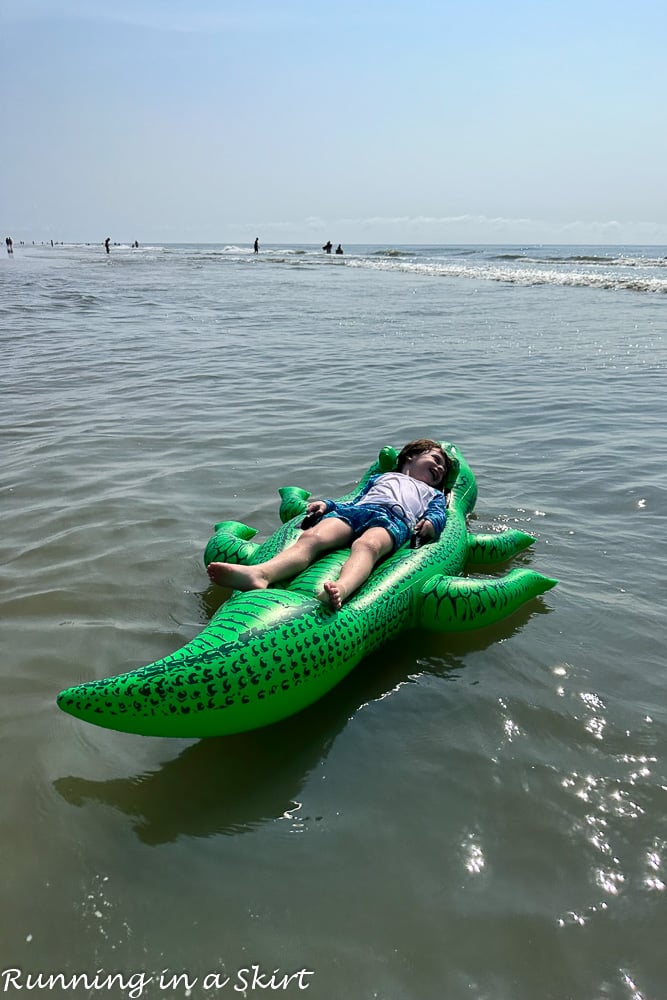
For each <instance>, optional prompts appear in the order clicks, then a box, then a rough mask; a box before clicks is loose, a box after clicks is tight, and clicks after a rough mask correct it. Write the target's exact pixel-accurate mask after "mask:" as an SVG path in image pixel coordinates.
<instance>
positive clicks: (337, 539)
mask: <svg viewBox="0 0 667 1000" xmlns="http://www.w3.org/2000/svg"><path fill="white" fill-rule="evenodd" d="M351 539H352V528H351V527H350V526H349V524H347V523H346V522H345V521H341V520H340V518H338V517H326V518H324V520H322V521H320V522H319V524H316V525H315V527H314V528H308V529H307V530H306V531H303V532H302V533H301V535H299V537H298V539H297V540H296V542H295V543H294V545H290V546H289V548H286V549H283V551H282V552H279V553H278V555H276V556H273V558H272V559H269V560H267V562H264V563H258V564H257V565H256V566H237V565H236V564H235V563H218V562H213V563H209V566H208V575H209V577H210V578H211V580H213V582H214V583H219V584H220V585H221V586H223V587H232V588H233V589H234V590H262V589H263V588H265V587H268V586H269V585H270V584H272V583H276V582H277V581H278V580H286V579H287V578H288V577H293V576H296V575H297V573H300V572H301V570H304V569H305V568H306V567H307V566H310V564H311V563H313V562H315V560H316V559H317V558H318V557H319V556H321V555H323V553H325V552H331V551H332V550H333V549H338V548H343V547H344V546H346V545H349V544H350V540H351Z"/></svg>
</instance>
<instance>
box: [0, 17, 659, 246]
mask: <svg viewBox="0 0 667 1000" xmlns="http://www.w3.org/2000/svg"><path fill="white" fill-rule="evenodd" d="M666 39H667V5H665V3H664V0H635V2H633V3H632V4H629V3H627V2H623V3H621V2H617V0H604V2H598V0H578V2H571V0H556V2H553V3H542V2H541V0H532V2H530V3H529V2H524V0H507V2H504V3H503V2H495V0H494V2H492V0H465V2H461V0H433V2H431V0H400V2H398V0H382V2H379V0H0V66H2V89H1V90H0V136H1V139H0V141H1V143H2V156H1V157H0V230H4V232H2V238H3V239H4V236H5V235H6V234H9V235H11V236H12V237H13V239H14V241H15V242H17V241H19V240H21V239H22V240H25V241H26V242H28V241H30V240H35V241H41V240H51V239H53V240H54V241H58V242H59V241H64V242H89V241H90V242H101V241H102V240H103V239H104V238H105V237H106V236H110V237H111V239H112V240H113V241H114V242H128V241H133V240H135V239H137V240H139V242H140V243H144V244H145V243H151V242H161V243H164V242H211V243H236V244H248V243H251V242H252V241H253V240H254V238H255V237H256V236H258V237H259V238H260V241H261V243H262V244H281V245H285V244H302V243H309V244H321V243H323V242H324V241H325V240H327V239H331V240H333V241H334V242H336V243H337V242H339V241H342V243H343V244H344V245H345V244H347V245H352V244H355V243H357V244H358V243H364V244H366V243H371V244H392V245H399V244H411V243H413V244H414V243H422V244H459V243H513V244H526V243H528V244H530V243H556V244H562V243H570V244H571V243H580V244H624V243H638V244H660V245H667V183H666V181H667V171H666V164H667V127H666V125H667V122H666V117H667V116H666V113H665V101H666V95H667V59H666V58H665V41H666Z"/></svg>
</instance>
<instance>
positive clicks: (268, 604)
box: [58, 442, 556, 737]
mask: <svg viewBox="0 0 667 1000" xmlns="http://www.w3.org/2000/svg"><path fill="white" fill-rule="evenodd" d="M443 447H444V448H445V449H446V451H447V454H448V456H449V458H450V462H451V464H450V479H449V481H448V484H447V485H448V487H449V488H450V489H451V492H450V500H449V507H448V515H447V524H446V526H445V529H444V531H443V532H442V534H441V536H440V538H439V539H438V540H437V541H436V542H433V543H431V544H428V545H424V546H422V547H421V548H418V549H414V550H412V549H408V548H406V547H403V548H401V549H399V550H398V551H396V552H394V553H393V554H392V555H391V556H389V557H388V558H387V559H385V560H384V561H383V562H381V563H380V564H378V566H376V568H375V569H374V571H373V573H372V574H371V576H370V578H369V579H368V581H367V582H366V583H365V584H364V585H363V586H362V587H361V588H360V590H359V591H357V593H356V594H354V595H353V596H352V597H351V598H350V599H349V600H348V601H347V602H346V603H345V604H344V605H343V607H342V609H341V610H340V611H331V610H330V609H329V608H328V607H327V606H326V605H324V604H323V603H322V602H321V601H319V600H318V599H317V597H316V595H317V594H318V593H319V592H320V591H321V589H322V585H323V583H324V582H325V581H326V580H330V579H332V578H335V576H336V575H337V573H338V571H339V569H340V566H341V565H342V563H343V562H344V560H345V559H346V558H347V555H348V554H349V550H342V551H339V552H334V553H331V554H329V555H327V556H325V557H324V558H322V559H320V560H318V561H317V562H316V563H315V564H314V565H312V566H310V567H309V568H308V569H306V570H304V572H302V573H300V574H299V575H298V576H296V577H295V578H294V579H293V580H291V581H290V582H289V583H288V584H287V585H286V586H281V587H273V586H272V587H270V588H269V589H268V590H255V591H250V592H246V593H241V592H238V591H237V592H235V593H234V594H233V595H232V596H231V597H230V599H229V600H228V601H226V602H225V603H224V604H223V605H222V606H221V607H220V609H219V610H218V611H217V613H216V614H215V615H214V616H213V618H212V619H211V621H210V622H209V624H208V625H207V626H206V628H204V630H203V631H202V632H200V634H199V635H198V636H197V637H196V638H194V639H193V640H192V641H191V642H189V643H187V645H185V646H184V647H183V648H182V649H179V650H178V651H176V652H175V653H172V654H171V655H169V656H166V657H164V658H163V659H161V660H157V661H156V662H155V663H151V664H149V665H148V666H145V667H141V668H140V669H138V670H132V671H130V672H129V673H125V674H122V675H119V676H117V677H111V678H106V679H104V680H97V681H90V682H87V683H84V684H79V685H76V686H75V687H70V688H67V689H66V690H65V691H62V692H61V693H60V694H59V696H58V705H59V706H60V708H62V709H63V710H64V711H65V712H68V713H69V714H70V715H73V716H76V717H77V718H79V719H84V720H85V721H87V722H92V723H95V724H97V725H100V726H104V727H106V728H108V729H115V730H119V731H121V732H128V733H138V734H143V735H146V736H178V737H206V736H220V735H226V734H230V733H237V732H243V731H244V730H248V729H256V728H259V727H261V726H266V725H269V724H270V723H273V722H277V721H278V720H279V719H283V718H285V717H287V716H289V715H292V714H294V713H295V712H298V711H300V710H301V709H303V708H305V707H306V706H307V705H310V704H312V703H313V702H315V701H316V700H317V699H319V698H321V697H322V696H323V695H324V694H326V692H327V691H329V690H331V688H332V687H334V685H336V684H337V683H338V682H339V681H340V680H342V678H343V677H344V676H345V675H346V674H347V673H349V671H350V670H351V669H352V668H353V667H354V666H356V664H358V663H359V662H360V661H361V660H362V659H363V658H364V657H365V656H367V655H368V654H369V653H370V652H372V651H373V650H375V649H377V648H378V647H379V646H380V645H382V644H383V643H385V642H387V641H388V640H390V639H391V638H392V637H394V636H396V635H397V634H398V633H399V632H401V631H403V630H404V629H408V628H420V627H422V628H427V629H432V630H438V631H461V630H465V629H471V628H478V627H480V626H483V625H490V624H492V623H494V622H497V621H500V620H501V619H503V618H505V617H507V616H508V615H510V614H511V613H512V612H513V611H515V610H516V609H517V608H518V607H520V605H522V604H523V603H524V602H525V601H527V600H529V599H530V598H533V597H536V596H537V595H539V594H542V593H544V592H545V591H547V590H548V589H549V588H550V587H553V586H554V585H555V583H556V581H555V580H552V579H550V578H548V577H544V576H541V575H540V574H539V573H536V572H534V571H532V570H529V569H514V570H512V571H511V572H510V573H508V574H507V576H505V577H501V578H493V579H488V578H472V577H464V576H462V575H461V574H462V573H463V571H464V569H465V566H466V563H467V562H468V561H470V562H472V563H474V564H475V565H482V566H483V565H491V564H494V563H499V562H502V561H505V560H507V559H509V558H511V557H512V556H513V555H516V554H517V553H518V552H520V551H522V550H523V549H525V548H527V546H529V545H530V544H532V542H533V541H534V538H533V537H532V536H531V535H528V534H526V533H525V532H521V531H516V530H509V531H504V532H501V533H497V534H496V533H494V534H489V535H472V534H470V533H469V532H468V528H467V516H468V514H470V512H471V511H472V510H473V508H474V505H475V501H476V497H477V487H476V483H475V477H474V476H473V474H472V471H471V470H470V468H469V466H468V465H467V463H466V462H465V460H464V458H463V456H462V455H461V453H460V452H459V451H458V449H457V448H456V447H455V446H454V445H451V444H447V443H445V442H443ZM396 458H397V452H396V451H395V449H393V448H385V449H383V450H382V451H381V452H380V455H379V458H378V461H377V462H375V463H374V464H373V465H372V466H371V467H370V468H369V469H368V470H367V472H366V474H365V475H364V477H363V478H362V480H361V482H360V486H361V485H363V484H364V483H365V482H366V480H367V479H368V477H370V476H371V475H374V474H375V473H377V472H380V471H387V470H388V469H391V468H394V467H395V464H396ZM356 493H357V490H355V491H354V492H353V493H351V494H348V495H346V496H344V497H341V498H340V500H342V501H348V500H351V499H353V497H354V496H355V495H356ZM280 494H281V508H280V514H281V519H282V521H283V522H284V523H283V524H282V526H281V527H280V528H279V529H278V530H277V531H276V532H275V533H274V534H273V535H272V536H271V537H270V538H269V539H267V541H265V542H264V543H263V544H258V543H257V542H254V541H253V540H252V539H253V538H254V536H255V534H256V532H255V530H254V529H253V528H250V527H248V526H247V525H245V524H242V523H241V522H238V521H223V522H221V523H220V524H217V525H216V528H215V534H214V535H213V537H212V538H211V540H210V541H209V543H208V545H207V547H206V551H205V554H204V562H205V564H206V565H208V563H209V562H213V561H219V560H224V561H226V562H237V563H245V564H252V563H257V562H262V561H264V560H266V559H269V558H271V556H273V555H275V554H276V553H277V552H279V551H281V550H282V549H283V548H285V547H286V546H287V545H290V544H291V543H292V542H294V541H295V539H296V538H297V537H298V534H299V531H300V528H299V524H300V521H301V519H302V518H303V514H304V512H305V508H306V503H307V500H308V498H309V496H310V494H309V493H308V492H307V491H305V490H302V489H299V488H297V487H284V488H283V489H281V490H280Z"/></svg>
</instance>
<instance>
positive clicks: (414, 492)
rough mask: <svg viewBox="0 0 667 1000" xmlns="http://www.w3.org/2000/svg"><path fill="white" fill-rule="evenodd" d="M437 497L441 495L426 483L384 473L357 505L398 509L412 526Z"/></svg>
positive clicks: (400, 474)
mask: <svg viewBox="0 0 667 1000" xmlns="http://www.w3.org/2000/svg"><path fill="white" fill-rule="evenodd" d="M437 496H442V494H441V493H440V491H439V490H435V489H433V487H432V486H429V485H428V483H422V482H421V481H420V480H419V479H412V477H411V476H406V475H405V473H403V472H385V473H384V474H383V475H381V476H380V477H379V478H378V480H377V482H375V483H373V485H372V486H371V488H370V489H369V491H368V493H366V494H365V495H364V496H363V497H362V498H361V500H357V503H358V504H368V503H381V504H386V505H387V506H389V507H393V506H396V507H400V508H401V510H402V511H403V512H404V513H405V518H406V520H407V521H408V523H409V524H411V525H414V524H416V523H417V521H418V520H419V518H420V517H421V516H422V514H423V513H424V511H425V510H426V508H427V507H428V505H429V503H430V502H431V500H432V499H433V498H434V497H437Z"/></svg>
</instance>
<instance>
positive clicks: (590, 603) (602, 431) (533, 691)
mask: <svg viewBox="0 0 667 1000" xmlns="http://www.w3.org/2000/svg"><path fill="white" fill-rule="evenodd" d="M346 250H347V252H346V254H345V256H344V258H342V259H335V258H331V259H327V258H326V257H325V256H324V255H322V254H321V253H319V252H317V251H314V250H313V249H312V248H297V249H296V251H295V249H294V248H280V247H277V248H269V249H268V250H263V251H262V253H261V254H259V255H258V256H257V257H254V255H252V254H249V253H248V252H247V251H246V250H245V248H236V247H166V248H164V247H147V248H140V250H139V251H132V250H130V249H129V248H124V247H118V248H113V249H112V253H111V254H110V255H109V256H108V257H107V256H106V255H104V253H103V252H102V250H101V248H99V247H60V246H57V247H54V248H51V247H43V246H38V247H33V246H30V247H15V253H14V256H13V258H11V259H10V258H7V259H4V258H3V259H2V260H0V286H1V287H2V295H1V297H0V331H1V332H0V352H1V357H2V368H1V371H2V376H1V377H2V390H3V391H2V395H1V396H0V441H1V442H2V455H3V463H2V477H1V480H0V483H1V491H2V507H1V508H0V509H1V517H2V529H3V530H2V535H1V537H0V556H1V558H0V580H1V581H2V587H1V591H0V602H1V604H0V607H1V610H2V616H1V622H2V624H1V627H2V631H3V636H4V643H3V648H4V650H5V656H4V657H3V660H2V665H1V666H0V684H1V685H2V694H3V696H2V700H1V701H0V719H1V720H2V733H3V756H4V760H5V767H4V768H3V776H2V800H3V810H2V852H3V862H4V863H3V871H4V878H3V887H2V895H1V896H0V959H1V961H0V973H1V974H2V975H0V990H3V989H4V992H7V993H11V992H18V989H17V986H18V985H21V984H23V986H24V989H28V985H29V984H27V980H26V978H25V977H27V976H28V975H29V974H32V975H36V974H37V973H38V972H43V973H44V974H45V975H49V974H55V973H58V972H62V973H63V974H65V973H66V974H67V975H72V974H74V973H81V974H84V973H85V974H86V975H88V977H89V982H88V983H87V984H86V982H85V981H84V980H81V981H80V982H78V983H77V984H76V988H74V987H72V988H71V989H63V988H62V983H60V985H59V986H58V985H56V986H55V987H54V989H53V990H50V991H49V992H50V993H51V995H59V994H58V992H57V991H58V988H61V989H62V995H63V996H65V995H75V996H80V997H83V996H100V995H107V996H129V995H130V993H131V992H132V991H133V988H134V995H142V996H145V997H150V998H153V997H180V996H186V995H190V996H192V997H195V998H196V997H199V998H209V997H217V996H224V995H226V994H228V995H234V994H235V993H237V994H240V993H242V992H244V986H246V987H247V988H246V989H245V993H246V994H249V995H256V994H260V995H261V994H264V995H266V994H271V993H273V992H275V991H276V990H277V989H278V987H277V985H276V984H278V983H279V977H280V975H282V974H283V973H287V972H291V973H293V972H297V971H299V970H302V969H305V970H307V971H308V972H309V973H312V975H310V976H309V977H307V976H305V975H304V977H302V979H301V980H299V979H298V978H295V979H293V980H292V981H291V982H290V983H289V985H288V986H287V988H286V989H284V990H280V992H282V993H286V994H287V995H292V996H296V995H301V994H302V993H305V994H306V995H310V996H314V997H317V998H318V1000H337V998H339V997H340V998H343V997H345V998H348V997H355V998H356V997H359V998H375V997H377V998H382V1000H404V998H405V1000H431V998H432V1000H436V998H440V997H443V996H446V997H447V998H448V1000H458V998H463V997H474V998H478V1000H505V998H507V1000H510V998H511V1000H524V998H525V1000H534V998H535V997H540V998H549V1000H551V998H553V1000H564V998H573V1000H598V998H600V1000H602V998H604V1000H607V998H611V1000H616V998H618V1000H627V998H633V1000H652V998H659V997H660V996H661V995H662V990H663V983H664V979H665V972H667V969H666V968H665V960H664V958H663V947H662V941H663V938H664V933H665V916H664V913H665V907H664V902H665V898H664V889H665V854H666V852H667V827H666V825H665V819H664V815H665V788H666V787H667V775H666V774H665V756H664V747H665V736H666V734H667V710H666V708H665V699H664V688H665V674H666V669H665V658H664V652H663V646H664V635H665V619H666V615H665V585H664V579H665V574H666V570H667V558H666V556H665V546H664V542H663V530H664V514H665V506H666V504H665V497H666V491H667V475H666V474H665V466H664V413H665V410H664V386H665V363H666V360H667V351H666V349H665V334H664V331H665V319H664V316H665V312H664V310H665V300H664V297H663V294H662V292H663V291H664V287H663V284H661V282H662V283H664V282H665V278H664V277H662V275H664V274H666V273H667V272H666V271H665V269H664V264H663V261H664V248H655V247H654V248H650V249H647V248H639V249H636V248H635V249H633V248H613V249H607V250H601V249H600V248H579V247H576V248H497V247H494V248H350V249H348V248H346ZM499 268H504V269H505V271H506V273H504V274H503V273H499V271H498V269H499ZM545 274H548V275H551V277H548V278H545V277H544V275H545ZM629 275H632V282H634V284H631V283H630V278H629V277H628V276H629ZM564 278H566V279H567V280H564ZM600 278H604V280H598V279H600ZM593 279H595V280H593ZM423 433H426V434H429V435H433V436H435V437H445V438H448V439H450V440H452V441H455V442H456V443H457V445H458V446H459V447H460V448H461V450H462V451H463V452H464V454H465V456H466V458H467V459H468V461H469V462H470V464H471V466H472V468H473V470H474V471H475V472H476V475H477V478H478V487H479V501H478V505H477V511H476V515H475V519H474V520H473V522H472V527H473V528H474V529H476V530H481V531H484V530H490V529H492V528H493V527H497V526H500V525H503V524H508V525H516V526H518V527H521V528H523V529H525V530H528V531H530V532H531V533H533V534H534V535H535V536H536V539H537V541H536V544H535V546H534V547H533V550H532V552H530V553H528V554H524V555H523V556H521V557H519V558H518V560H517V563H518V564H522V563H523V564H525V565H531V566H534V567H535V568H536V569H539V570H540V571H542V572H544V573H545V574H547V575H549V576H554V577H557V578H558V579H559V580H560V584H559V586H558V587H557V588H556V589H555V590H553V591H550V592H549V593H548V594H546V595H545V596H544V598H542V599H540V600H537V601H533V602H531V603H530V604H529V605H527V606H526V607H525V609H524V610H523V611H522V612H520V613H518V614H517V615H515V616H514V617H513V618H512V619H510V620H509V621H508V622H506V623H504V624H503V625H500V626H496V627H494V628H492V629H487V630H484V631H480V632H478V633H473V634H471V635H469V636H464V637H456V638H451V637H450V638H446V637H443V636H438V635H428V634H421V633H419V634H410V635H407V634H406V635H404V636H402V637H401V638H400V639H399V640H397V641H396V642H393V643H392V644H391V645H389V646H387V647H385V648H384V649H383V650H381V651H380V652H379V653H377V654H376V655H375V656H373V657H371V658H370V659H369V660H367V661H366V662H365V663H364V664H362V665H361V666H360V667H359V668H357V670H356V671H355V672H354V673H353V674H352V675H351V676H350V677H349V678H348V679H347V681H345V682H344V683H343V684H342V685H341V686H340V687H339V688H338V689H336V690H335V691H334V692H333V693H332V694H331V695H329V696H328V697H327V698H325V699H324V700H323V701H321V702H320V703H319V704H317V705H315V706H314V707H313V708H312V709H310V710H308V711H307V712H305V713H302V714H301V715H300V716H298V717H295V718H293V719H291V720H287V721H286V722H284V723H281V724H279V725H278V726H275V727H273V728H271V729H267V730H264V731H261V732H257V733H250V734H245V735H243V736H237V737H233V738H226V739H222V738H221V739H215V740H207V741H201V742H197V741H185V740H176V741H174V740H162V739H143V738H140V737H131V736H124V735H120V734H116V733H111V732H108V731H106V730H102V729H96V728H93V727H90V726H87V725H85V724H83V723H79V722H77V721H75V720H73V719H70V718H68V717H67V716H65V715H63V714H61V713H60V712H59V711H58V710H57V708H56V707H55V704H54V698H55V695H56V693H57V691H58V690H60V689H61V688H62V687H65V686H67V685H70V684H72V683H76V682H77V681H80V680H84V679H92V678H96V677H103V676H107V675H110V674H114V673H119V672H121V671H123V670H126V669H130V668H132V667H135V666H138V665H140V664H142V663H146V662H149V661H151V660H153V659H155V658H157V657H160V656H162V655H164V654H166V653H168V652H171V651H172V650H174V649H176V648H177V647H178V646H180V645H181V644H183V643H184V642H185V641H187V640H188V639H190V638H191V637H192V636H193V635H195V634H196V633H197V632H198V631H199V630H200V628H201V627H202V625H203V623H204V622H205V621H206V619H207V617H208V616H209V615H210V614H211V613H212V611H213V610H214V609H215V608H216V607H217V606H218V604H219V602H220V601H221V600H222V599H223V596H224V595H223V592H222V591H219V590H217V589H216V588H209V587H208V586H207V579H206V576H205V573H204V571H203V566H202V563H201V554H202V552H203V548H204V546H205V544H206V541H207V539H208V537H209V535H210V534H211V530H212V525H213V523H214V522H216V521H218V520H221V519H223V518H238V519H239V520H243V521H245V522H246V523H248V524H252V525H254V526H255V527H256V528H257V529H258V530H259V533H260V537H265V536H266V535H268V534H269V533H271V532H272V531H273V530H274V529H275V527H276V526H277V523H278V497H277V489H278V487H279V486H281V485H284V484H287V483H289V484H293V485H301V486H304V487H305V488H307V489H309V490H311V491H312V493H313V494H314V495H316V496H317V495H338V494H340V493H343V492H344V491H346V490H347V489H349V488H350V487H351V486H352V484H353V483H354V482H355V480H356V479H357V478H358V476H359V475H361V473H362V472H363V471H364V470H365V468H366V467H367V465H368V464H369V463H370V462H371V461H372V460H373V459H374V457H375V456H376V455H377V452H378V451H379V449H380V448H381V447H382V446H383V445H385V444H394V445H400V444H401V443H403V442H404V441H405V440H408V439H409V438H411V437H414V436H418V435H421V434H423ZM254 965H257V966H260V967H261V973H258V975H260V978H259V979H256V981H255V982H254V983H253V982H252V972H250V973H249V974H248V976H247V977H245V974H243V973H242V971H241V970H243V969H246V968H249V969H252V967H253V966H254ZM9 969H20V970H21V974H20V975H21V976H23V977H24V978H23V979H21V978H20V977H19V978H16V976H18V973H17V974H16V976H15V978H14V980H13V982H12V981H10V978H8V976H7V975H6V974H5V973H2V970H9ZM100 970H102V971H101V972H100V978H99V979H98V980H97V981H94V980H93V977H94V976H95V974H96V973H98V972H99V971H100ZM163 970H168V973H165V975H164V979H163V982H162V983H160V976H161V975H162V974H163ZM273 970H280V973H279V974H277V975H276V978H275V979H274V980H273V987H274V988H273V989H272V988H271V983H269V979H268V978H265V979H264V980H262V979H261V975H265V976H266V977H270V976H271V975H272V973H273ZM111 972H116V973H118V974H119V975H121V977H124V980H123V981H122V982H121V981H120V980H119V981H117V982H116V983H115V984H114V986H113V988H112V989H107V988H106V987H105V986H104V983H103V975H106V974H108V973H111ZM140 973H144V974H145V976H146V977H149V976H152V977H153V978H152V980H151V981H150V982H149V981H148V978H146V980H140V979H135V980H131V977H132V976H133V975H136V976H139V974H140ZM180 973H185V974H187V976H188V977H189V980H190V984H189V986H190V988H189V992H188V988H187V983H186V982H185V980H183V981H181V983H180V984H179V985H170V980H169V977H170V976H171V975H176V974H180ZM223 973H224V974H225V975H226V976H229V982H228V983H227V984H226V985H223ZM213 974H216V975H218V976H219V977H220V978H218V979H215V978H213ZM3 976H4V979H3ZM207 976H209V978H208V979H207ZM195 980H196V981H195ZM123 987H124V988H123ZM253 987H254V988H253ZM262 987H264V988H262ZM300 987H301V988H300ZM306 987H307V989H306ZM34 990H35V992H39V991H40V990H44V991H47V990H48V986H47V985H42V986H36V987H34ZM137 991H140V992H137Z"/></svg>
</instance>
